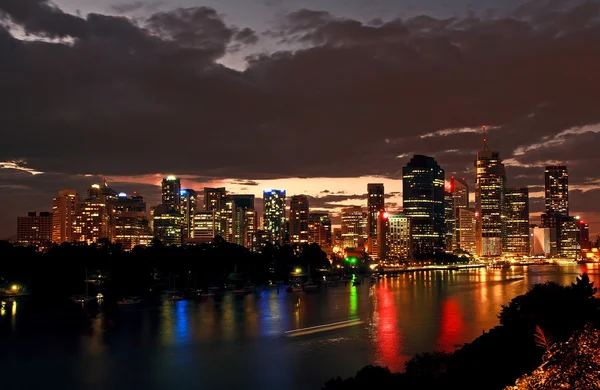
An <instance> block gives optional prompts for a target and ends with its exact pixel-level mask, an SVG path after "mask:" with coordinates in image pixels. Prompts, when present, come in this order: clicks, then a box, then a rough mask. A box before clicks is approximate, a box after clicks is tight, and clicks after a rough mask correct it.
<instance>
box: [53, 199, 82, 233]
mask: <svg viewBox="0 0 600 390" xmlns="http://www.w3.org/2000/svg"><path fill="white" fill-rule="evenodd" d="M78 201H79V195H78V194H77V191H75V190H62V191H59V192H58V196H57V197H56V198H54V199H53V200H52V242H54V243H56V244H62V243H63V242H71V241H73V240H74V236H73V233H74V231H75V215H76V214H75V205H76V204H77V202H78Z"/></svg>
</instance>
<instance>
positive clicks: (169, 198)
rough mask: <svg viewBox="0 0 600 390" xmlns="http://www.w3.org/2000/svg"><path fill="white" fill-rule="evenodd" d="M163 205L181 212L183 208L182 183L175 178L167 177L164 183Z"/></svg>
mask: <svg viewBox="0 0 600 390" xmlns="http://www.w3.org/2000/svg"><path fill="white" fill-rule="evenodd" d="M162 205H163V206H164V207H166V208H167V209H173V210H176V211H179V208H180V207H181V182H180V180H179V178H176V177H175V176H167V177H166V178H164V179H163V181H162Z"/></svg>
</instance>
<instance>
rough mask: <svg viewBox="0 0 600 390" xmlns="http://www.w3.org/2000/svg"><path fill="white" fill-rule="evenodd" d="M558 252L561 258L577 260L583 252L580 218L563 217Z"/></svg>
mask: <svg viewBox="0 0 600 390" xmlns="http://www.w3.org/2000/svg"><path fill="white" fill-rule="evenodd" d="M557 234H558V235H559V238H558V241H559V245H558V250H559V255H560V256H561V257H566V258H569V259H576V258H578V257H579V253H580V252H581V246H580V243H581V237H580V234H581V231H580V228H579V217H561V223H560V230H558V232H557Z"/></svg>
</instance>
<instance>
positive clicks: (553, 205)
mask: <svg viewBox="0 0 600 390" xmlns="http://www.w3.org/2000/svg"><path fill="white" fill-rule="evenodd" d="M544 178H545V190H546V196H545V202H544V203H545V205H546V213H547V214H548V215H551V214H554V213H558V214H560V215H561V216H562V217H568V216H569V173H568V172H567V167H566V166H564V165H548V166H547V167H546V172H545V175H544Z"/></svg>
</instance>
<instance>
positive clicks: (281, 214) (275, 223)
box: [263, 190, 287, 245]
mask: <svg viewBox="0 0 600 390" xmlns="http://www.w3.org/2000/svg"><path fill="white" fill-rule="evenodd" d="M263 203H264V206H263V207H264V211H263V223H264V230H266V231H267V232H269V233H270V235H271V243H272V244H279V245H281V244H283V242H284V238H285V234H286V230H287V229H286V228H285V221H286V218H285V190H265V191H263Z"/></svg>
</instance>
